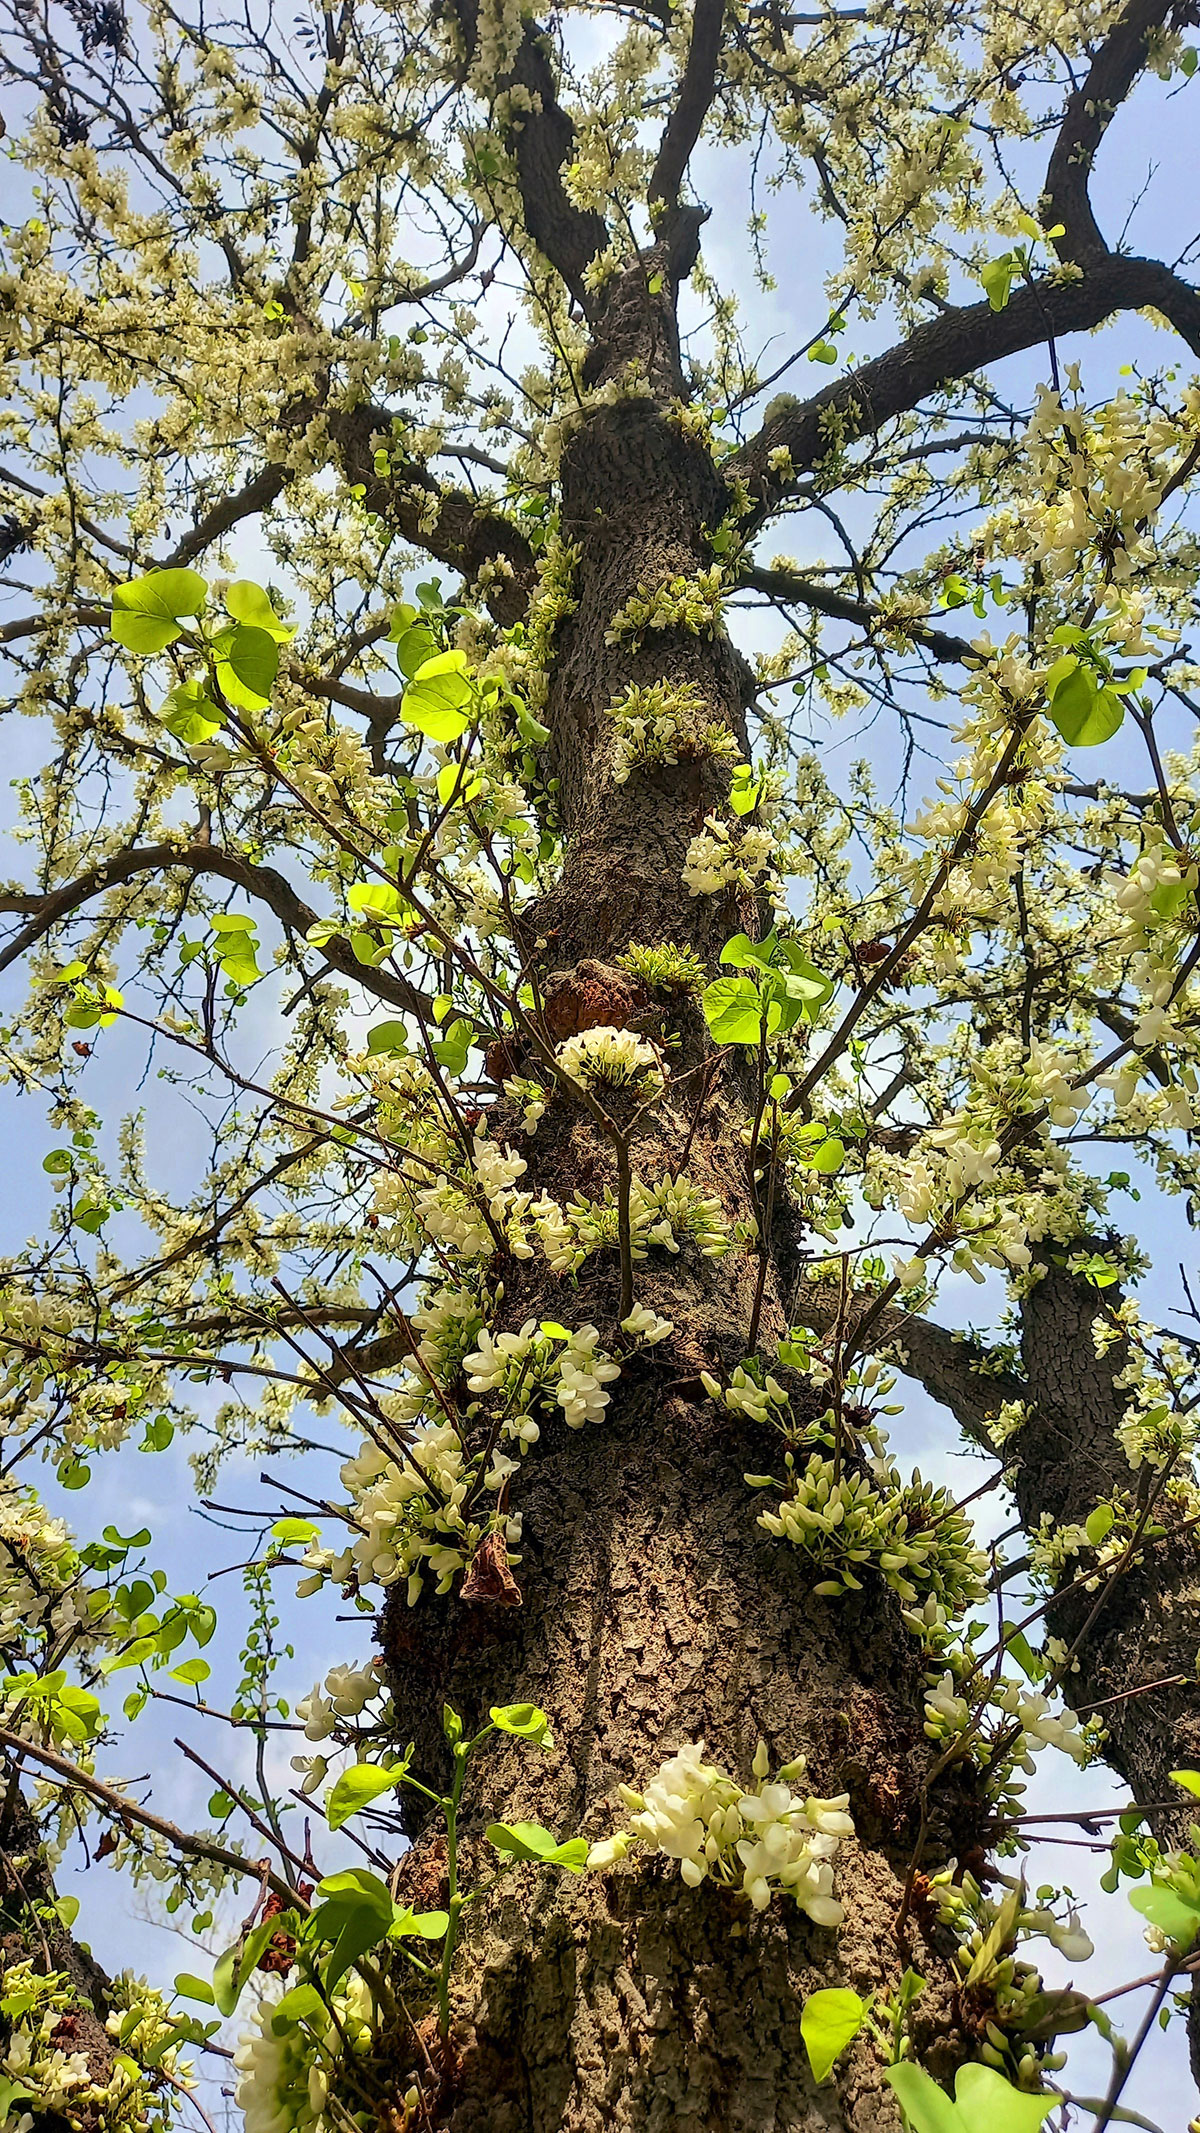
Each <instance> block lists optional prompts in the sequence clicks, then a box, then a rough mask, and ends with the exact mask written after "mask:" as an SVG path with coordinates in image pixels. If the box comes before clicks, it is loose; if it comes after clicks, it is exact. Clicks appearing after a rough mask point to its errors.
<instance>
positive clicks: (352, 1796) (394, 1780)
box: [325, 1763, 408, 1829]
mask: <svg viewBox="0 0 1200 2133" xmlns="http://www.w3.org/2000/svg"><path fill="white" fill-rule="evenodd" d="M407 1769H408V1765H407V1763H403V1764H397V1766H396V1768H395V1769H394V1770H384V1769H383V1768H382V1767H381V1766H380V1764H378V1763H355V1764H354V1765H353V1766H352V1767H351V1768H350V1769H349V1770H343V1772H342V1774H341V1776H340V1778H339V1779H338V1781H337V1783H336V1785H335V1786H334V1787H333V1789H332V1791H331V1792H330V1793H329V1794H328V1795H327V1796H326V1800H325V1816H326V1819H327V1821H328V1823H329V1827H330V1829H340V1828H341V1826H342V1824H343V1822H348V1821H349V1820H350V1817H351V1815H357V1814H361V1813H362V1810H363V1808H364V1807H369V1806H370V1804H371V1802H372V1800H378V1799H380V1798H382V1796H383V1794H384V1793H385V1792H394V1791H395V1789H396V1787H397V1785H399V1784H401V1783H402V1782H403V1779H404V1777H405V1774H406V1772H407Z"/></svg>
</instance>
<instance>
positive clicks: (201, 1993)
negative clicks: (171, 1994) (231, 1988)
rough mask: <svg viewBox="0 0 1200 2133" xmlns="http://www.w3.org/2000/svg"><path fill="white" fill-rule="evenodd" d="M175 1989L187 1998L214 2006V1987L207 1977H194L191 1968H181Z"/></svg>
mask: <svg viewBox="0 0 1200 2133" xmlns="http://www.w3.org/2000/svg"><path fill="white" fill-rule="evenodd" d="M175 1990H176V1992H177V1993H179V1995H180V1997H181V1998H182V1999H185V2000H199V2001H200V2002H201V2004H202V2006H204V2007H212V2006H213V2005H214V2004H215V2002H214V1999H213V1989H212V1986H211V1985H210V1984H209V1982H208V1980H207V1978H202V1977H193V1976H192V1973H191V1971H190V1970H181V1971H180V1973H179V1975H178V1977H177V1978H176V1980H175Z"/></svg>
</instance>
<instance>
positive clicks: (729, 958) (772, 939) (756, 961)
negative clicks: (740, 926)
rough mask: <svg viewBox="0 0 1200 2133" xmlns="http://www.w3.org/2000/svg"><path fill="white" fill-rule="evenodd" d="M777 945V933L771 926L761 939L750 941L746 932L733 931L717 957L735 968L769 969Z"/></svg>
mask: <svg viewBox="0 0 1200 2133" xmlns="http://www.w3.org/2000/svg"><path fill="white" fill-rule="evenodd" d="M778 946H779V935H778V934H777V933H776V931H775V928H774V927H773V926H772V928H771V931H770V932H769V933H768V934H767V935H766V936H765V937H764V939H762V940H761V941H752V940H751V938H750V936H749V934H748V933H735V934H734V936H733V938H732V940H728V941H726V943H725V946H724V947H723V948H722V950H721V953H720V955H719V957H718V959H717V960H718V961H719V962H721V963H732V964H733V967H734V969H735V970H747V969H757V970H770V969H771V967H772V965H773V963H774V961H775V951H776V949H777V948H778Z"/></svg>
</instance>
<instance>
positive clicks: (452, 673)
mask: <svg viewBox="0 0 1200 2133" xmlns="http://www.w3.org/2000/svg"><path fill="white" fill-rule="evenodd" d="M472 694H473V690H472V684H471V681H470V679H469V677H468V674H467V655H466V653H465V652H439V653H438V654H437V655H436V657H435V658H433V659H425V660H422V662H421V665H420V666H419V667H418V668H417V671H416V673H415V675H414V676H413V678H412V680H411V681H410V682H409V685H408V687H407V689H406V690H405V691H404V697H403V700H402V703H401V707H400V715H401V717H402V718H403V719H404V720H405V722H406V723H407V724H408V725H410V726H415V727H416V728H417V731H418V733H424V734H425V735H426V736H427V738H428V739H429V740H431V741H456V740H457V739H458V737H459V734H460V733H465V731H466V729H467V726H468V724H469V718H468V713H467V709H466V707H467V706H468V705H469V704H470V702H471V698H472Z"/></svg>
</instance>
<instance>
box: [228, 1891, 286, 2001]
mask: <svg viewBox="0 0 1200 2133" xmlns="http://www.w3.org/2000/svg"><path fill="white" fill-rule="evenodd" d="M298 1925H299V1919H298V1918H297V1916H296V1913H295V1912H294V1911H278V1912H276V1913H275V1915H274V1916H273V1917H271V1918H263V1919H260V1920H259V1923H258V1924H257V1925H256V1926H252V1927H251V1929H250V1931H249V1933H247V1934H246V1935H245V1936H244V1938H243V1939H241V1940H235V1942H234V1944H233V1946H232V1948H226V1950H225V1953H224V1955H222V1956H219V1957H218V1958H217V1963H216V1967H215V1969H214V1970H213V1979H212V1996H213V2004H214V2005H215V2007H216V2010H217V2013H218V2014H221V2015H231V2014H232V2013H233V2011H234V2008H235V2007H236V2006H237V2003H238V2001H239V2000H240V1999H241V1996H242V1993H243V1990H244V1989H245V1986H246V1984H247V1983H248V1981H249V1979H250V1978H251V1976H252V1975H253V1973H254V1971H255V1970H256V1969H257V1968H258V1964H259V1960H260V1958H261V1957H262V1956H263V1955H264V1954H265V1953H266V1950H267V1947H268V1946H269V1944H270V1942H271V1941H273V1940H274V1938H275V1935H276V1934H277V1933H294V1932H295V1930H296V1928H297V1926H298Z"/></svg>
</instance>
